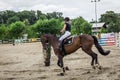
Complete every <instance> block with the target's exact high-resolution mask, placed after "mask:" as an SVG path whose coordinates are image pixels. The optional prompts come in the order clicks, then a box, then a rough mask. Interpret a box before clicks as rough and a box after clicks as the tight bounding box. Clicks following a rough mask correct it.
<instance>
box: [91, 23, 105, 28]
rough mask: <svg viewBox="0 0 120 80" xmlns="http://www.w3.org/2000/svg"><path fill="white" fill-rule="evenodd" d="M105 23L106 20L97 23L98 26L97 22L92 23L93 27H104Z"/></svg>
mask: <svg viewBox="0 0 120 80" xmlns="http://www.w3.org/2000/svg"><path fill="white" fill-rule="evenodd" d="M104 25H105V22H103V23H97V26H96V23H92V28H96V27H103V26H104Z"/></svg>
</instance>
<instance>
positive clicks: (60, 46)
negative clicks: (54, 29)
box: [59, 41, 62, 51]
mask: <svg viewBox="0 0 120 80" xmlns="http://www.w3.org/2000/svg"><path fill="white" fill-rule="evenodd" d="M59 49H60V51H62V41H60V43H59Z"/></svg>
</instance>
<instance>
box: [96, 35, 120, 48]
mask: <svg viewBox="0 0 120 80" xmlns="http://www.w3.org/2000/svg"><path fill="white" fill-rule="evenodd" d="M98 41H99V43H100V45H102V46H115V45H116V46H118V47H120V33H107V34H101V35H100V38H99V39H98Z"/></svg>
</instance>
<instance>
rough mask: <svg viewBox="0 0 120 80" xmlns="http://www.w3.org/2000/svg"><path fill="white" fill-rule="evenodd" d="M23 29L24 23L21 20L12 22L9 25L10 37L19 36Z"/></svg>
mask: <svg viewBox="0 0 120 80" xmlns="http://www.w3.org/2000/svg"><path fill="white" fill-rule="evenodd" d="M24 29H25V25H24V23H23V22H20V21H18V22H15V23H12V24H11V25H10V34H11V38H13V37H14V38H18V37H21V36H22V34H23V31H24Z"/></svg>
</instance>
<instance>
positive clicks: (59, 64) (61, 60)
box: [57, 56, 65, 75]
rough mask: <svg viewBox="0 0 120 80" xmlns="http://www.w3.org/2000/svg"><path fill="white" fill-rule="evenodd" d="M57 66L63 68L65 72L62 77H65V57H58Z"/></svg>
mask: <svg viewBox="0 0 120 80" xmlns="http://www.w3.org/2000/svg"><path fill="white" fill-rule="evenodd" d="M57 65H58V66H59V67H60V68H62V70H63V73H61V75H64V73H65V68H64V63H63V57H62V56H59V57H58V62H57Z"/></svg>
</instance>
